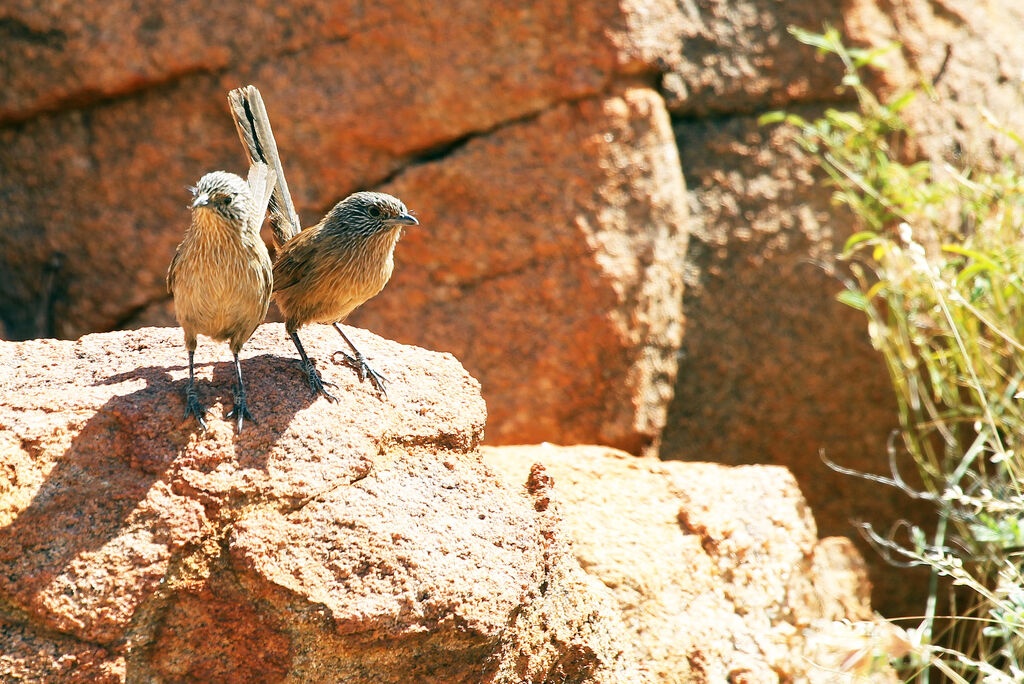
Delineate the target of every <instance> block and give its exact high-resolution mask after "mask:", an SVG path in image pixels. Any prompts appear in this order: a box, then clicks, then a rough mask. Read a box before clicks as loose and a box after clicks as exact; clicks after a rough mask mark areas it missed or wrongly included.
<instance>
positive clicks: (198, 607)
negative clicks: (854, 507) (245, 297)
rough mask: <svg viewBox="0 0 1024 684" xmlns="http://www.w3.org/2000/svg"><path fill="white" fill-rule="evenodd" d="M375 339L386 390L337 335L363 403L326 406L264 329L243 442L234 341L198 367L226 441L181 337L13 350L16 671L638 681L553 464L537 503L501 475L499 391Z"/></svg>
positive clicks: (2, 545) (4, 505)
mask: <svg viewBox="0 0 1024 684" xmlns="http://www.w3.org/2000/svg"><path fill="white" fill-rule="evenodd" d="M351 333H352V335H354V339H355V341H356V342H357V343H358V344H360V346H361V347H362V349H363V351H364V352H365V353H366V354H367V355H368V357H370V358H371V359H373V360H374V361H375V362H376V363H377V365H378V366H379V368H380V369H381V371H382V372H383V373H385V374H386V375H387V376H388V377H389V378H390V379H391V381H392V382H391V384H390V387H389V396H388V399H386V400H384V399H381V398H380V397H378V396H377V395H376V394H375V393H374V392H373V391H372V390H371V389H370V386H369V385H368V383H365V382H364V383H360V382H359V380H358V378H357V377H356V375H355V373H354V372H353V371H352V370H351V369H350V368H347V367H345V366H335V365H333V364H331V363H329V362H327V358H328V354H329V353H330V352H331V351H333V350H334V349H335V348H337V346H338V342H339V339H340V338H338V336H337V335H336V334H335V333H334V331H333V330H331V329H330V328H323V327H318V326H313V327H312V328H309V329H306V330H304V331H303V338H304V340H305V343H306V346H307V349H308V350H309V351H310V352H311V354H312V355H313V356H314V357H317V358H320V360H321V368H322V369H323V370H324V374H325V376H326V377H327V378H328V379H330V380H333V381H335V382H337V383H338V385H339V387H338V388H337V392H338V394H339V396H340V398H341V401H340V402H339V403H337V404H329V403H327V402H326V400H324V399H319V400H317V401H313V400H312V396H311V393H310V392H309V390H308V388H307V387H306V386H305V384H304V381H303V378H302V377H301V374H300V372H299V370H298V368H297V364H296V362H295V360H294V358H293V357H294V354H293V350H292V349H291V347H290V344H289V342H288V340H287V337H286V336H285V335H284V332H283V329H282V327H281V326H279V325H274V324H272V325H265V326H262V327H261V328H260V329H259V330H258V331H257V333H256V335H255V336H254V337H253V339H252V340H250V342H249V343H248V344H247V345H246V348H245V349H244V350H243V355H242V356H243V361H242V363H243V369H244V373H245V375H246V377H247V379H248V393H249V397H250V407H251V409H252V410H253V413H254V414H255V415H256V417H257V418H258V420H259V421H260V422H259V424H258V425H247V426H246V427H245V430H244V432H243V433H242V434H241V435H240V436H236V435H235V434H234V432H233V426H232V424H231V423H230V422H229V421H227V420H224V419H223V417H222V416H223V414H224V412H225V411H226V410H228V408H229V405H230V402H231V399H230V397H231V391H230V386H231V382H232V372H231V364H230V362H229V361H227V359H229V358H230V357H229V355H228V354H227V350H226V348H224V347H223V345H220V346H219V347H218V348H214V347H213V345H210V344H201V345H200V348H199V352H198V357H199V361H200V366H199V369H198V373H197V376H198V377H197V381H198V387H199V397H200V401H202V402H204V403H205V404H206V405H207V406H208V408H209V409H210V415H209V422H210V429H209V430H208V431H207V432H206V433H203V432H201V431H200V430H199V429H198V427H197V424H196V423H195V421H194V420H192V419H189V420H184V421H183V420H182V419H181V416H182V412H183V404H184V402H183V399H182V394H183V388H184V379H185V377H186V375H187V366H186V364H185V363H183V359H184V357H185V355H184V350H183V345H182V342H181V332H180V330H177V329H171V328H165V329H144V330H140V331H134V332H130V333H108V334H99V335H90V336H87V337H85V338H83V339H82V340H80V341H78V342H60V341H55V340H38V341H31V342H24V343H0V346H2V347H3V348H2V353H0V393H2V394H0V396H2V397H3V400H2V403H0V449H2V454H0V456H2V457H0V464H2V466H0V640H2V644H3V645H2V646H0V653H2V654H3V656H2V657H0V678H3V679H5V680H6V679H8V678H13V677H15V676H21V677H27V678H29V679H32V678H35V679H47V680H48V681H53V680H54V679H56V680H61V681H75V677H79V678H83V679H85V680H100V681H104V680H105V681H124V680H125V679H127V680H134V681H155V680H162V681H183V680H184V681H253V680H254V679H259V680H261V681H280V680H284V679H291V680H294V681H323V680H330V681H374V682H381V681H394V682H403V681H414V680H415V681H444V682H457V681H466V682H476V681H495V682H506V681H507V682H512V681H522V680H523V679H527V680H532V681H544V680H546V679H547V678H556V679H557V680H558V681H582V680H583V679H593V680H595V681H628V680H629V679H630V678H635V677H640V676H641V673H640V672H639V671H638V670H637V668H636V665H635V663H633V662H631V661H629V660H628V659H627V654H625V653H623V651H622V646H621V644H622V643H624V634H623V632H622V630H623V627H622V624H621V620H620V618H619V617H618V616H617V613H616V612H615V611H614V610H613V609H612V603H611V602H610V599H609V597H608V596H607V592H606V591H605V590H604V589H603V588H602V587H600V585H598V584H597V583H596V582H594V581H593V580H591V579H590V578H588V577H587V576H586V575H585V574H584V573H582V571H581V570H580V568H579V567H578V565H576V564H575V560H574V559H573V558H572V556H571V555H570V554H568V552H567V551H566V550H565V549H566V546H565V545H566V541H565V538H564V534H563V533H562V531H561V526H560V522H559V520H558V517H557V513H556V512H555V511H548V510H547V509H546V508H545V505H542V504H541V503H538V502H541V501H543V500H544V494H543V492H544V487H543V477H542V473H539V474H538V475H537V477H535V479H536V480H538V484H536V485H535V486H534V487H533V490H534V492H535V493H536V496H535V498H536V502H535V501H534V499H532V498H531V497H530V496H526V495H523V494H522V493H521V492H520V490H518V488H511V487H509V486H507V485H505V484H503V483H502V482H501V481H500V480H499V479H497V478H496V477H495V476H494V475H493V474H492V473H491V471H490V470H489V469H488V468H486V467H485V466H484V465H483V464H482V463H481V461H480V457H479V454H478V453H477V451H476V446H477V443H478V442H479V440H480V438H481V435H482V428H483V424H484V420H485V409H484V404H483V401H482V400H481V398H480V394H479V385H478V384H477V383H476V381H475V380H473V379H472V378H471V377H470V376H469V375H468V374H467V373H466V372H465V370H463V368H462V367H461V366H460V365H459V364H458V363H457V362H456V361H455V360H454V359H453V358H452V357H451V356H450V355H444V354H438V353H435V352H428V351H425V350H422V349H417V348H412V347H403V346H401V345H398V344H395V343H393V342H387V341H384V340H382V339H380V338H378V337H376V336H373V335H371V334H368V333H366V332H364V331H360V330H357V329H353V330H352V331H351ZM214 359H218V360H217V361H216V362H213V360H214ZM140 364H141V366H140ZM530 644H543V645H544V647H543V648H540V647H538V648H526V647H525V646H524V645H530Z"/></svg>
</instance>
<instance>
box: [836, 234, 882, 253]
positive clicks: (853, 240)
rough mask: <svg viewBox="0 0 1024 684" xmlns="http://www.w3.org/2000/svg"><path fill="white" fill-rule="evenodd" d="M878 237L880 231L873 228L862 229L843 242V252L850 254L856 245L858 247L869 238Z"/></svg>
mask: <svg viewBox="0 0 1024 684" xmlns="http://www.w3.org/2000/svg"><path fill="white" fill-rule="evenodd" d="M877 238H878V233H876V232H874V231H872V230H862V231H859V232H857V233H854V234H853V235H851V236H850V237H848V238H846V242H845V243H844V244H843V254H849V253H850V252H851V251H853V248H854V247H856V246H857V245H859V244H860V243H862V242H867V241H868V240H875V239H877Z"/></svg>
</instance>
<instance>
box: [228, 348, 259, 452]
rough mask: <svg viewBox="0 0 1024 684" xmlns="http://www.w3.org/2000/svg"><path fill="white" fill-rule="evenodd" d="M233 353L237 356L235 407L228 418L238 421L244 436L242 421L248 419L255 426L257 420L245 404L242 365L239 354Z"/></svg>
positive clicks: (240, 431) (239, 430) (239, 429)
mask: <svg viewBox="0 0 1024 684" xmlns="http://www.w3.org/2000/svg"><path fill="white" fill-rule="evenodd" d="M231 353H232V354H234V355H235V386H234V388H233V389H234V395H235V406H234V408H232V409H231V413H229V414H228V418H232V417H234V418H237V419H238V434H242V421H243V420H245V419H246V418H248V419H249V420H250V421H252V424H253V425H255V424H256V419H255V418H253V417H252V414H251V413H249V407H248V406H247V405H246V403H245V385H244V384H242V364H241V363H240V362H239V361H238V352H231Z"/></svg>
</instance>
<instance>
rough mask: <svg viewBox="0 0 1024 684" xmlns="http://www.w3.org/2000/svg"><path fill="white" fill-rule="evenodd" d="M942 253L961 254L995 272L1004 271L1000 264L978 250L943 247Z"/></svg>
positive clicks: (954, 246) (950, 246) (953, 246)
mask: <svg viewBox="0 0 1024 684" xmlns="http://www.w3.org/2000/svg"><path fill="white" fill-rule="evenodd" d="M942 251H943V252H950V253H952V254H959V255H960V256H965V257H968V258H969V259H974V261H975V262H977V263H979V264H984V265H985V268H986V269H991V270H993V271H1000V272H1001V271H1002V269H1001V268H1000V267H999V264H997V263H996V262H994V261H992V260H991V259H989V258H988V257H987V256H985V255H984V254H982V253H981V252H978V251H976V250H973V249H967V248H966V247H962V246H960V245H942Z"/></svg>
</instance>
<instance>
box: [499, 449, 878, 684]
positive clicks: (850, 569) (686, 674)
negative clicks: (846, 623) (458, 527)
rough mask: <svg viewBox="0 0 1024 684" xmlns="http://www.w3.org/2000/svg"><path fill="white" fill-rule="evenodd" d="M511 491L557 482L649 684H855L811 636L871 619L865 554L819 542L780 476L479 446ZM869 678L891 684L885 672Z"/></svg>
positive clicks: (579, 547) (592, 570)
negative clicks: (537, 478)
mask: <svg viewBox="0 0 1024 684" xmlns="http://www.w3.org/2000/svg"><path fill="white" fill-rule="evenodd" d="M483 454H484V462H485V463H486V464H487V465H489V466H491V467H493V468H494V469H495V470H496V471H498V472H499V473H500V474H501V475H502V476H504V477H505V478H507V480H508V481H509V482H510V483H515V482H520V481H522V480H523V478H524V477H526V475H525V474H526V473H527V472H528V471H529V470H530V468H531V467H535V466H532V464H534V463H540V464H542V465H543V467H544V469H545V471H546V472H547V473H548V474H549V475H550V476H551V477H552V478H553V479H554V481H555V486H554V489H553V491H554V495H555V497H557V499H558V500H559V502H560V503H561V505H562V510H563V515H564V517H565V525H566V530H567V532H568V535H569V536H570V538H571V539H572V541H573V549H574V551H575V553H576V556H577V558H578V559H579V562H580V565H582V566H583V568H585V569H586V571H587V572H588V573H589V574H590V575H592V576H593V577H596V578H598V579H599V580H600V581H601V582H602V583H604V584H605V585H606V586H608V587H609V588H610V589H611V590H612V593H613V594H614V595H615V597H616V598H617V599H618V603H619V606H620V608H621V609H622V611H623V614H624V616H625V621H626V624H627V626H628V628H629V629H630V630H631V632H632V639H631V640H632V641H633V642H634V644H635V646H636V648H637V649H638V651H639V657H640V659H641V660H642V661H643V662H644V663H646V664H647V667H648V668H649V669H650V673H651V675H652V676H653V677H654V678H655V679H657V680H658V681H673V682H725V681H729V682H762V683H763V682H783V681H801V682H822V683H824V682H848V681H849V682H852V677H849V676H845V675H843V674H842V673H840V672H839V671H838V668H837V665H838V663H836V662H826V663H823V662H821V661H818V662H814V661H813V660H810V659H809V656H810V655H811V654H814V653H816V650H817V648H818V646H817V642H816V640H815V638H814V637H813V634H812V631H813V630H811V628H812V627H816V628H817V627H820V625H821V624H822V623H826V622H830V621H836V620H851V621H857V620H867V619H870V618H871V608H870V600H869V593H870V585H869V584H868V582H867V576H866V572H865V568H864V564H863V561H862V560H861V557H860V554H859V553H857V551H856V549H855V548H854V547H853V545H852V544H851V543H850V541H849V540H848V539H845V538H827V539H821V540H819V539H818V536H817V532H816V531H815V526H814V520H813V518H812V517H811V513H810V511H809V510H808V508H807V505H806V503H805V501H804V499H803V497H802V496H801V494H800V491H799V489H798V488H797V485H796V481H795V480H794V479H793V477H792V476H791V475H790V474H789V473H788V472H787V471H786V470H785V469H784V468H779V467H775V466H742V467H728V466H722V465H718V464H711V463H663V462H658V461H654V460H649V459H638V458H636V457H633V456H630V455H629V454H625V453H622V452H618V451H614V450H610V449H606V448H602V447H554V446H550V445H541V446H534V447H524V446H509V447H484V448H483ZM873 681H895V679H894V678H893V677H892V673H885V672H880V673H878V674H877V675H876V679H875V680H873Z"/></svg>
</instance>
